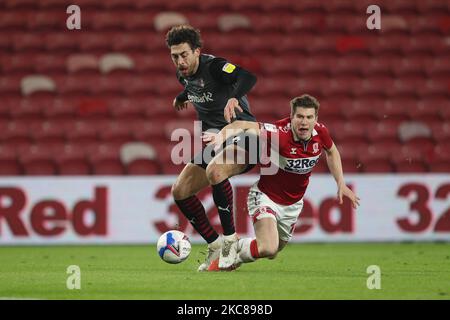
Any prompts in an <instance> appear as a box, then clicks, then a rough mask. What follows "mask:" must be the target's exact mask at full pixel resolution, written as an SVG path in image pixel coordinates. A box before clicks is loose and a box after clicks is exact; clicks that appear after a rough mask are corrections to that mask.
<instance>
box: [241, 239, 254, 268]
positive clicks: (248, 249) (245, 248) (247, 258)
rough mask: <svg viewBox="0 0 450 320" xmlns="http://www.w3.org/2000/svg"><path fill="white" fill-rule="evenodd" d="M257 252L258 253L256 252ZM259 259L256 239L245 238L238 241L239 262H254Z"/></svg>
mask: <svg viewBox="0 0 450 320" xmlns="http://www.w3.org/2000/svg"><path fill="white" fill-rule="evenodd" d="M255 250H256V253H255V252H254V251H255ZM258 257H259V254H258V246H257V244H256V239H252V238H243V239H239V241H238V261H239V262H243V263H248V262H253V261H255V260H256V259H257V258H258Z"/></svg>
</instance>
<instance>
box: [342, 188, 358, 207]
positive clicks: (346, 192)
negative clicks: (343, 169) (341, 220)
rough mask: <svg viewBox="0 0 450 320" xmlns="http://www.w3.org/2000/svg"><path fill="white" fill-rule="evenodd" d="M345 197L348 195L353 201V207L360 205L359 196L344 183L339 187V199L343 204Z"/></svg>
mask: <svg viewBox="0 0 450 320" xmlns="http://www.w3.org/2000/svg"><path fill="white" fill-rule="evenodd" d="M344 197H347V198H349V199H350V201H351V202H352V207H353V209H356V208H357V207H358V206H359V200H360V199H359V198H358V197H357V196H356V195H355V193H354V192H353V191H352V190H351V189H350V188H349V187H347V186H346V185H345V184H342V185H340V186H339V187H338V199H339V204H342V202H343V199H344Z"/></svg>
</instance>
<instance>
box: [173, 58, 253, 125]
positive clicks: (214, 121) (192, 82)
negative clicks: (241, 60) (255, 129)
mask: <svg viewBox="0 0 450 320" xmlns="http://www.w3.org/2000/svg"><path fill="white" fill-rule="evenodd" d="M237 71H238V67H236V66H234V65H232V64H231V63H228V62H227V61H226V60H225V59H222V58H216V57H214V56H212V55H207V54H201V55H200V64H199V67H198V70H197V72H196V73H195V74H194V75H192V76H191V77H187V78H184V77H183V76H181V74H180V73H179V72H177V77H178V81H180V83H181V84H182V85H183V86H184V88H185V90H184V95H185V98H187V99H188V100H189V101H190V102H191V103H192V104H193V105H194V107H195V109H196V111H197V114H198V119H199V120H201V121H202V130H203V131H206V130H208V129H211V128H216V129H222V128H223V127H224V126H226V125H227V124H228V123H227V122H226V121H225V118H224V115H223V111H224V108H225V106H226V104H227V101H228V100H229V99H230V98H234V97H233V92H234V91H235V88H236V83H235V82H233V81H232V80H233V76H235V75H234V74H233V72H237ZM236 98H237V99H238V101H239V105H240V106H241V108H242V109H243V110H244V112H239V111H238V110H236V119H237V120H246V121H255V117H254V116H253V115H252V114H251V113H250V107H249V103H248V100H247V96H246V95H244V96H242V97H236Z"/></svg>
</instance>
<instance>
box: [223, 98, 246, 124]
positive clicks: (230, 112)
mask: <svg viewBox="0 0 450 320" xmlns="http://www.w3.org/2000/svg"><path fill="white" fill-rule="evenodd" d="M235 109H238V110H239V111H240V112H244V110H242V108H241V106H240V105H239V101H238V100H237V99H236V98H231V99H229V100H228V102H227V105H226V106H225V109H223V116H224V118H225V121H226V122H228V123H230V122H231V119H234V118H236V111H235Z"/></svg>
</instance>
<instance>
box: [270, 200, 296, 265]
mask: <svg viewBox="0 0 450 320" xmlns="http://www.w3.org/2000/svg"><path fill="white" fill-rule="evenodd" d="M302 208H303V200H300V201H299V202H297V203H294V204H291V205H288V206H282V205H278V210H279V211H278V212H279V215H278V222H277V229H278V235H279V241H278V243H279V245H278V250H277V253H276V254H275V255H273V256H272V257H270V258H269V259H275V257H276V255H277V254H278V252H280V251H281V250H283V249H284V247H285V246H286V245H287V244H288V242H289V241H290V240H291V239H292V235H293V234H294V230H295V226H296V224H297V220H298V217H299V215H300V213H301V211H302Z"/></svg>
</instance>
